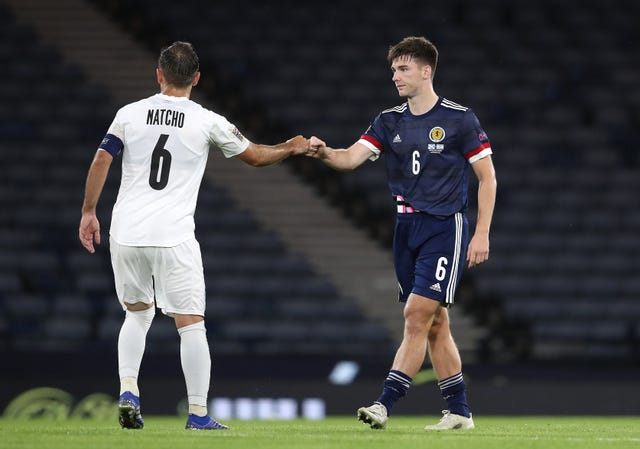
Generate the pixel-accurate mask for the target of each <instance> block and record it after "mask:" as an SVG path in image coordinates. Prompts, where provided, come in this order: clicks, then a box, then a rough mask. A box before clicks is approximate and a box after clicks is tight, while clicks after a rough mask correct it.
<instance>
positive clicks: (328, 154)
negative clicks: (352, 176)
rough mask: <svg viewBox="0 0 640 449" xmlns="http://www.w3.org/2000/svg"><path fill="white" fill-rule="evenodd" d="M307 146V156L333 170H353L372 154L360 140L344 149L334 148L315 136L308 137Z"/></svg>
mask: <svg viewBox="0 0 640 449" xmlns="http://www.w3.org/2000/svg"><path fill="white" fill-rule="evenodd" d="M309 147H310V149H309V151H308V152H307V156H310V157H314V158H316V159H320V160H321V161H322V162H324V163H325V164H326V165H327V166H329V167H331V168H333V169H334V170H353V169H354V168H357V167H359V166H360V165H362V164H363V163H364V162H365V161H366V160H368V159H370V158H371V155H372V151H371V150H370V149H369V148H367V147H366V146H365V145H363V144H362V143H360V142H356V143H354V144H353V145H351V146H350V147H349V148H346V149H344V148H341V149H334V148H331V147H328V146H327V145H326V144H325V143H324V142H323V141H322V140H320V139H318V138H317V137H315V136H314V137H311V139H309Z"/></svg>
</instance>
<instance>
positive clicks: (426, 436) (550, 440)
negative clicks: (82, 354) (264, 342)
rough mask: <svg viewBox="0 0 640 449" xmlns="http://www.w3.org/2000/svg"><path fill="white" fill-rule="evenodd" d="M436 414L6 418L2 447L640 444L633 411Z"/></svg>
mask: <svg viewBox="0 0 640 449" xmlns="http://www.w3.org/2000/svg"><path fill="white" fill-rule="evenodd" d="M435 421H437V418H436V417H430V418H414V417H399V416H398V417H393V418H392V419H391V420H390V421H389V425H388V427H387V429H385V430H371V429H369V428H368V427H367V426H366V425H364V424H362V423H359V422H357V421H356V419H355V418H353V417H336V418H327V419H325V420H321V421H306V420H295V421H228V422H227V424H229V425H230V426H231V429H230V430H226V431H207V432H203V431H200V432H198V431H187V430H184V419H182V418H175V417H154V416H147V417H145V428H144V429H143V430H122V429H120V428H119V427H118V425H117V422H116V420H115V419H114V420H109V421H104V420H89V419H72V420H60V421H52V420H42V419H41V420H30V421H29V420H13V419H0V448H2V449H4V448H7V449H9V448H11V449H21V448H38V449H45V448H46V449H76V448H77V449H103V448H104V449H113V448H131V449H146V448H153V449H165V448H166V449H182V448H185V449H187V448H188V449H199V448H203V449H204V448H207V449H211V448H224V449H236V448H242V449H288V448H295V449H312V448H313V449H316V448H318V449H322V448H336V449H351V448H354V449H355V448H358V449H376V448H380V449H382V448H385V449H405V448H406V449H420V448H428V449H458V448H465V449H484V448H486V449H501V448H509V449H521V448H544V449H547V448H549V449H551V448H553V449H570V448H576V449H578V448H579V449H592V448H607V449H615V448H636V449H638V448H640V423H639V422H638V419H637V418H632V417H624V418H623V417H553V416H551V417H540V416H538V417H497V416H492V417H489V416H486V417H476V419H475V421H476V429H475V430H468V431H445V432H442V431H441V432H426V431H424V430H423V427H424V425H425V424H427V423H433V422H435Z"/></svg>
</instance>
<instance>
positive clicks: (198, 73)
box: [191, 72, 200, 86]
mask: <svg viewBox="0 0 640 449" xmlns="http://www.w3.org/2000/svg"><path fill="white" fill-rule="evenodd" d="M198 81H200V72H196V76H194V77H193V83H191V85H192V86H197V85H198Z"/></svg>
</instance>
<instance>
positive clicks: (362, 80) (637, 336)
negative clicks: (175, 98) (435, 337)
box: [0, 0, 640, 414]
mask: <svg viewBox="0 0 640 449" xmlns="http://www.w3.org/2000/svg"><path fill="white" fill-rule="evenodd" d="M639 21H640V3H638V2H635V1H632V0H620V1H612V2H599V1H578V0H568V1H563V2H556V1H551V0H539V1H536V2H531V1H519V0H518V1H510V2H508V1H499V0H488V1H482V2H473V1H465V0H454V1H449V2H430V1H405V0H400V1H397V2H393V4H392V5H391V4H389V5H377V4H375V2H374V3H372V2H370V1H364V0H345V1H342V2H331V1H318V0H309V1H306V2H297V1H293V0H291V1H282V0H275V1H271V2H262V1H258V0H245V1H229V0H222V1H204V0H182V1H181V2H170V1H167V0H131V1H125V0H85V1H82V0H59V1H56V2H49V1H46V0H1V1H0V35H1V39H0V63H1V64H2V67H5V69H4V70H5V75H6V77H5V81H4V82H3V83H1V84H0V99H1V101H0V146H1V147H0V173H1V176H0V354H1V355H2V372H1V374H0V380H1V382H0V384H1V385H0V407H4V405H5V404H6V403H7V402H9V401H10V400H11V398H13V397H14V396H16V395H17V394H19V393H20V392H21V391H23V390H25V389H28V388H33V387H37V386H43V385H44V386H54V387H59V388H64V389H67V390H68V391H71V392H73V393H74V394H76V395H79V396H82V395H84V394H87V393H90V392H94V391H103V392H108V393H111V392H113V394H114V395H115V393H116V389H117V379H116V377H117V376H116V375H117V371H116V367H115V364H116V359H115V347H116V339H117V333H118V331H119V326H120V324H121V319H122V311H121V310H120V308H119V305H118V303H117V301H116V299H115V297H114V288H113V281H112V275H111V268H110V263H109V254H108V250H107V244H106V242H107V235H108V225H109V221H110V209H111V206H112V204H113V201H114V199H115V195H116V193H117V187H118V184H119V167H118V164H115V166H114V167H113V168H112V172H111V175H110V178H109V180H108V183H107V186H106V187H105V191H104V193H103V196H102V200H101V204H100V212H99V217H100V219H101V224H102V227H103V244H102V247H101V248H100V249H99V250H98V251H97V253H96V254H94V255H89V254H88V253H86V252H84V250H83V249H82V248H81V246H80V244H79V243H78V241H77V227H78V222H79V218H80V206H81V202H82V196H83V189H84V179H85V176H86V172H87V169H88V167H89V164H90V162H91V159H92V157H93V154H94V151H95V149H96V147H97V145H98V143H99V141H100V140H101V138H102V136H103V135H104V133H105V131H106V129H107V127H108V125H109V123H110V122H111V120H112V117H113V115H114V113H115V112H116V110H117V109H118V108H119V107H120V106H122V105H123V104H125V103H127V102H130V101H133V100H136V99H138V98H141V97H144V96H147V95H151V94H153V93H155V92H156V90H157V89H156V85H155V75H154V69H155V58H156V56H157V53H158V51H159V49H160V48H161V47H162V46H164V45H167V44H169V43H171V42H172V41H174V40H188V41H191V42H193V43H194V45H195V47H196V50H197V51H198V53H199V55H200V58H201V70H202V73H203V76H202V82H201V84H200V85H199V86H198V87H197V88H196V93H195V94H194V99H196V100H197V101H199V102H201V103H203V104H204V105H205V106H207V107H209V108H210V109H213V110H215V111H217V112H219V113H221V114H223V115H225V116H226V117H227V118H229V119H230V120H231V121H232V122H234V123H235V124H237V125H238V127H239V128H240V129H241V130H242V131H243V132H244V133H245V134H246V135H247V136H248V137H249V138H250V139H252V140H254V141H259V142H267V143H276V142H278V141H281V140H283V139H286V138H289V137H291V136H293V135H295V134H298V133H301V134H304V135H305V136H310V135H318V136H320V137H322V138H324V139H325V140H326V141H327V142H328V143H329V144H330V145H332V146H348V145H350V144H351V143H352V142H353V141H355V140H356V139H357V138H358V137H359V135H360V133H362V132H363V131H364V130H365V129H366V127H367V126H368V124H369V122H370V121H371V120H372V119H373V118H374V117H375V115H376V114H377V113H378V112H379V111H380V110H382V109H385V108H388V107H391V106H394V105H396V104H398V103H399V102H400V100H399V99H398V98H397V95H396V93H395V89H394V88H393V85H392V83H391V81H390V78H391V75H390V72H389V70H388V68H387V64H386V59H385V58H386V51H387V48H388V46H389V45H390V44H392V43H395V42H397V41H398V40H400V39H401V38H402V37H404V36H407V35H424V36H426V37H428V38H430V39H431V40H433V41H434V42H435V43H436V45H437V46H438V47H439V49H440V53H441V59H440V66H439V67H438V73H437V76H436V80H435V87H436V91H437V92H438V93H439V94H440V95H443V96H446V97H448V98H450V99H452V100H454V101H457V102H460V103H462V104H464V105H466V106H470V107H472V108H473V109H474V110H475V111H476V113H477V114H478V116H479V117H480V120H481V122H482V124H483V125H484V127H485V129H486V130H487V133H488V134H489V136H490V138H491V141H492V147H493V148H494V153H495V154H494V161H495V165H496V170H497V174H498V183H499V194H498V204H497V207H496V213H495V217H494V225H493V229H492V240H491V243H492V254H491V260H490V262H489V263H487V264H485V265H483V266H482V267H480V268H477V269H474V270H472V271H467V272H466V274H465V276H464V280H463V283H462V285H461V286H460V288H459V292H458V299H457V301H458V303H457V306H456V307H455V308H454V309H453V311H452V316H453V320H454V322H453V328H454V330H453V331H454V336H455V337H456V339H457V342H458V344H459V346H460V349H461V352H462V355H463V362H464V363H465V368H464V370H465V372H466V374H467V376H468V378H469V379H470V382H469V383H470V398H471V401H472V402H471V403H472V405H473V406H474V408H475V409H476V411H477V413H481V412H485V413H515V414H517V413H564V412H570V413H611V414H632V413H634V414H635V413H638V412H640V393H639V391H640V388H639V387H640V380H639V379H640V276H639V274H640V251H639V250H640V238H639V237H638V230H640V199H639V196H638V192H640V161H639V159H638V149H637V147H636V146H637V138H636V136H635V135H636V134H637V130H638V129H639V128H640V85H639V80H640V50H639V48H640V28H638V23H639ZM209 165H210V168H209V169H208V172H207V173H206V174H205V180H204V182H203V188H202V191H201V195H200V201H199V210H198V212H197V215H196V223H197V236H198V239H199V241H200V243H201V246H202V252H203V258H204V264H205V275H206V282H207V292H208V299H207V301H208V316H207V320H206V324H207V329H208V335H209V340H210V343H211V346H212V350H213V353H214V375H213V379H214V384H215V387H214V388H212V391H211V395H212V396H219V395H223V396H229V397H240V396H246V397H262V396H274V397H276V396H282V395H287V394H288V395H291V396H294V397H299V398H303V397H307V396H312V397H314V396H319V397H322V398H324V399H325V400H326V405H327V411H328V412H329V413H351V412H352V411H353V410H352V409H355V407H357V406H358V405H361V404H360V402H362V401H365V402H366V401H368V400H370V399H371V397H372V395H375V394H377V392H378V389H379V386H380V384H381V381H382V379H383V378H384V374H385V373H386V370H387V369H388V364H389V363H390V361H391V358H392V355H393V353H394V351H395V347H396V344H397V343H398V341H399V338H400V332H401V326H402V324H401V309H400V307H399V306H398V305H397V304H396V303H395V299H394V298H395V294H396V293H395V280H394V277H393V270H392V266H391V259H390V237H391V232H392V226H393V213H394V207H393V202H392V201H391V197H390V195H389V193H388V190H387V187H386V184H385V174H384V168H383V163H370V164H365V166H363V167H361V168H359V169H358V170H356V171H354V172H350V173H345V174H342V173H336V172H333V171H331V170H329V169H327V168H325V167H323V166H322V165H321V164H320V163H318V162H317V161H313V160H308V159H304V158H299V159H290V160H287V161H286V162H285V163H283V164H281V165H280V166H277V167H270V168H267V169H261V170H257V169H252V168H247V167H244V166H242V165H243V164H241V163H240V162H238V161H233V160H231V161H226V160H223V158H222V157H221V156H220V155H219V154H217V153H216V152H215V151H214V152H213V153H212V155H211V157H210V164H209ZM474 215H475V212H474V211H473V210H471V211H470V214H469V217H470V218H473V217H474ZM177 345H178V337H177V335H176V331H175V328H174V325H173V322H172V320H170V319H166V318H165V319H162V318H161V317H158V318H157V319H156V321H155V322H154V324H153V326H152V330H151V332H150V335H149V341H148V345H147V348H148V349H147V355H146V356H145V360H144V361H143V368H142V374H141V375H142V377H143V379H142V380H141V382H142V390H143V391H142V392H143V394H145V389H146V390H147V391H148V392H151V391H153V392H154V394H147V396H145V397H146V398H148V399H146V404H147V406H148V407H150V410H149V411H147V413H150V412H151V413H167V412H173V409H171V407H172V405H171V404H169V410H167V406H168V405H167V403H168V402H169V403H171V401H169V400H167V399H166V398H167V397H168V398H170V399H171V400H173V399H175V401H174V402H177V401H178V400H179V399H180V398H181V397H182V396H183V395H184V391H183V390H184V387H183V386H182V378H181V372H180V368H179V359H178V355H177V354H178V352H177V349H178V346H177ZM344 361H348V362H354V364H352V365H348V366H351V367H353V366H355V367H356V369H355V371H353V372H352V374H353V376H349V375H347V376H346V379H342V380H339V381H338V383H337V384H336V382H335V379H334V381H333V383H332V381H330V380H329V374H330V373H331V372H334V373H335V368H336V366H345V365H339V362H344ZM347 371H349V370H347ZM349 372H351V371H349ZM351 377H353V378H351ZM341 382H342V383H343V384H344V383H350V385H341V384H340V383H341ZM426 385H427V386H426V387H425V388H426V389H425V390H424V391H421V390H419V391H418V392H412V393H411V394H410V395H409V396H408V398H407V401H406V403H405V404H406V405H401V406H399V407H398V412H397V413H403V412H404V413H416V412H421V413H425V412H427V411H428V412H430V413H433V412H434V410H438V407H440V402H439V401H440V400H439V398H438V396H437V390H436V387H435V386H434V385H433V384H429V383H427V384H426ZM422 388H423V387H422V386H417V387H416V389H422ZM287 392H288V393H287ZM156 393H157V394H156ZM402 407H404V408H402ZM426 407H430V408H431V409H430V410H425V408H426Z"/></svg>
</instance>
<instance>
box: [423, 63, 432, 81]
mask: <svg viewBox="0 0 640 449" xmlns="http://www.w3.org/2000/svg"><path fill="white" fill-rule="evenodd" d="M431 72H432V69H431V66H430V65H429V64H425V65H424V68H423V69H422V76H423V77H424V79H431Z"/></svg>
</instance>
